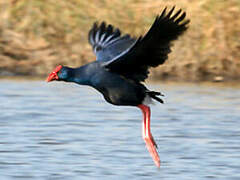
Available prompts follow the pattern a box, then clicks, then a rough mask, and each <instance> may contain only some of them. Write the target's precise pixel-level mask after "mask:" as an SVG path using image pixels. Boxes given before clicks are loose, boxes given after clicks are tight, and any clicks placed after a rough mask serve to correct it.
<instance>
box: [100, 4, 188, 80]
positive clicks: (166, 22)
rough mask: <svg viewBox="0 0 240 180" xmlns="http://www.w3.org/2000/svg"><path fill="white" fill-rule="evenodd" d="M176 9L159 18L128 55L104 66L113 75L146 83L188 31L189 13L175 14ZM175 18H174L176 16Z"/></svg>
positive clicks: (122, 54) (163, 13) (131, 48)
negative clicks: (172, 43) (173, 45)
mask: <svg viewBox="0 0 240 180" xmlns="http://www.w3.org/2000/svg"><path fill="white" fill-rule="evenodd" d="M174 8H175V7H173V8H172V9H171V10H170V11H169V12H168V13H166V9H167V8H165V9H164V10H163V12H162V13H161V15H160V16H157V17H156V19H155V22H154V23H153V25H152V27H151V28H150V30H149V31H148V32H147V34H146V35H145V36H144V37H139V38H138V40H137V41H136V42H135V43H134V44H133V45H132V46H131V47H130V48H129V49H127V50H125V52H122V53H121V54H120V55H118V56H117V57H115V58H113V59H112V60H111V61H108V62H105V63H104V64H103V66H105V68H107V69H109V70H110V71H112V72H115V73H118V74H121V75H122V76H125V77H126V78H130V79H133V80H135V81H137V82H139V81H144V80H145V79H146V78H147V76H148V73H149V71H148V69H149V68H150V67H156V66H158V65H160V64H163V63H164V62H165V61H166V59H167V58H168V54H169V53H170V52H171V50H170V46H171V42H172V41H173V40H176V39H177V38H178V37H179V36H180V35H181V34H182V33H183V32H184V31H186V29H187V24H188V23H189V22H190V21H189V20H184V19H185V16H186V13H185V12H182V10H181V9H180V10H178V11H177V12H176V13H175V14H173V11H174ZM172 14H173V15H172Z"/></svg>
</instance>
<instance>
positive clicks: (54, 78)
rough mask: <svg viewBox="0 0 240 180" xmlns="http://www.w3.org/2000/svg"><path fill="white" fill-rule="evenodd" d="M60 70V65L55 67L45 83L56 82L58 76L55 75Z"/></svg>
mask: <svg viewBox="0 0 240 180" xmlns="http://www.w3.org/2000/svg"><path fill="white" fill-rule="evenodd" d="M61 69H62V66H61V65H59V66H57V67H56V68H55V69H54V70H53V72H51V73H50V74H49V75H48V77H47V79H46V81H47V82H50V81H54V80H58V79H59V77H58V74H57V73H58V72H59V71H60V70H61Z"/></svg>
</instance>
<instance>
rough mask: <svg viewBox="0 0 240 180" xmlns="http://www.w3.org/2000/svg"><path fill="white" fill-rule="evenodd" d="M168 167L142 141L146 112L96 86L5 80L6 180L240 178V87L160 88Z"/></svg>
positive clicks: (0, 143)
mask: <svg viewBox="0 0 240 180" xmlns="http://www.w3.org/2000/svg"><path fill="white" fill-rule="evenodd" d="M148 86H149V87H151V88H152V89H153V90H159V91H161V92H162V93H163V94H165V95H166V96H165V98H164V100H165V104H164V105H162V104H159V103H156V104H155V105H154V106H152V133H153V135H154V137H155V140H156V142H157V144H158V147H159V153H160V158H161V168H160V169H158V168H156V167H155V166H154V163H153V162H152V159H151V157H150V155H149V154H148V152H147V150H146V148H145V144H144V142H143V140H142V138H141V120H142V114H141V111H140V110H139V109H137V108H134V107H117V106H112V105H110V104H108V103H106V102H105V101H104V100H103V98H102V96H101V95H100V94H99V93H97V92H96V91H95V90H93V89H91V88H88V87H83V86H82V87H80V86H78V85H74V84H66V83H58V82H56V83H49V84H47V83H45V82H41V81H9V80H1V81H0V112H1V113H0V179H1V180H10V179H16V180H21V179H24V180H25V179H26V180H27V179H34V180H35V179H54V180H55V179H61V180H62V179H64V180H68V179H69V180H75V179H87V180H88V179H96V178H100V179H114V180H115V179H123V180H125V179H129V178H131V179H164V180H172V179H177V180H179V179H184V180H188V179H189V180H193V179H203V180H208V179H209V180H212V179H217V180H223V179H224V180H225V179H226V180H231V179H233V180H239V179H240V125H239V121H240V99H239V97H240V91H239V90H240V88H238V87H219V86H211V85H198V84H161V85H158V84H152V85H148Z"/></svg>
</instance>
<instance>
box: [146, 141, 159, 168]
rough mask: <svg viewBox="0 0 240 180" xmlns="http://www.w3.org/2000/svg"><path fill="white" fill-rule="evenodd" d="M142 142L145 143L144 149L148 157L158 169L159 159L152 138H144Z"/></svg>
mask: <svg viewBox="0 0 240 180" xmlns="http://www.w3.org/2000/svg"><path fill="white" fill-rule="evenodd" d="M144 141H145V143H146V147H147V149H148V151H149V153H150V155H151V156H152V159H153V161H154V163H155V164H156V166H157V167H160V158H159V155H158V152H157V149H156V143H155V141H154V140H153V138H150V137H145V138H144Z"/></svg>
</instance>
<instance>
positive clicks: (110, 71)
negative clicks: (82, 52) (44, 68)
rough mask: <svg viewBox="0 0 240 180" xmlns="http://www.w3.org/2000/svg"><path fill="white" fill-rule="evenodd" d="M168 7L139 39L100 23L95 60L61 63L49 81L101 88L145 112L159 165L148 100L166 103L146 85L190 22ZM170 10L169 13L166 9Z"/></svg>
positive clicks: (94, 37) (92, 38)
mask: <svg viewBox="0 0 240 180" xmlns="http://www.w3.org/2000/svg"><path fill="white" fill-rule="evenodd" d="M174 9H175V7H173V8H171V9H170V10H169V11H168V10H167V7H166V8H165V9H164V10H163V11H162V12H161V14H160V15H158V16H156V19H155V21H154V23H153V24H152V26H151V28H150V29H149V31H148V32H147V33H146V34H145V35H144V36H140V37H138V38H133V37H131V36H130V35H129V34H124V35H122V33H121V31H120V30H119V29H118V28H115V27H113V26H112V25H111V24H106V23H105V22H102V23H100V24H98V23H97V22H96V23H94V24H93V26H92V28H91V29H90V31H89V34H88V40H89V43H90V44H91V46H92V48H93V51H94V53H95V55H96V61H93V62H91V63H88V64H86V65H83V66H81V67H77V68H71V67H67V66H62V65H58V66H57V67H56V68H55V69H54V70H53V71H52V72H51V73H50V74H49V76H48V78H47V80H46V81H47V82H50V81H54V80H56V81H65V82H73V83H77V84H79V85H88V86H91V87H93V88H95V89H96V90H97V91H99V92H100V93H101V94H102V95H103V97H104V99H105V100H106V101H107V102H109V103H111V104H113V105H118V106H135V107H138V108H140V109H141V111H142V113H143V122H142V137H143V139H144V141H145V143H146V147H147V149H148V151H149V153H150V155H151V156H152V158H153V161H154V162H155V164H156V166H157V167H160V158H159V155H158V152H157V144H156V142H155V141H154V138H153V136H152V133H151V130H150V107H149V102H151V101H152V100H156V101H158V102H160V103H163V100H162V99H161V98H160V97H159V96H162V94H161V93H160V92H155V91H151V90H149V89H148V88H147V87H146V86H145V85H144V84H143V82H144V80H145V79H147V78H148V74H149V69H150V68H152V67H157V66H159V65H161V64H163V63H164V62H165V61H166V60H167V58H168V54H169V53H170V52H171V45H172V41H174V40H176V39H177V38H178V37H179V36H180V35H182V34H183V33H184V32H185V31H186V30H187V28H188V24H189V22H190V20H189V19H186V18H185V17H186V13H185V12H183V11H182V10H181V9H179V10H178V11H176V12H174ZM167 11H168V12H167Z"/></svg>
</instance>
